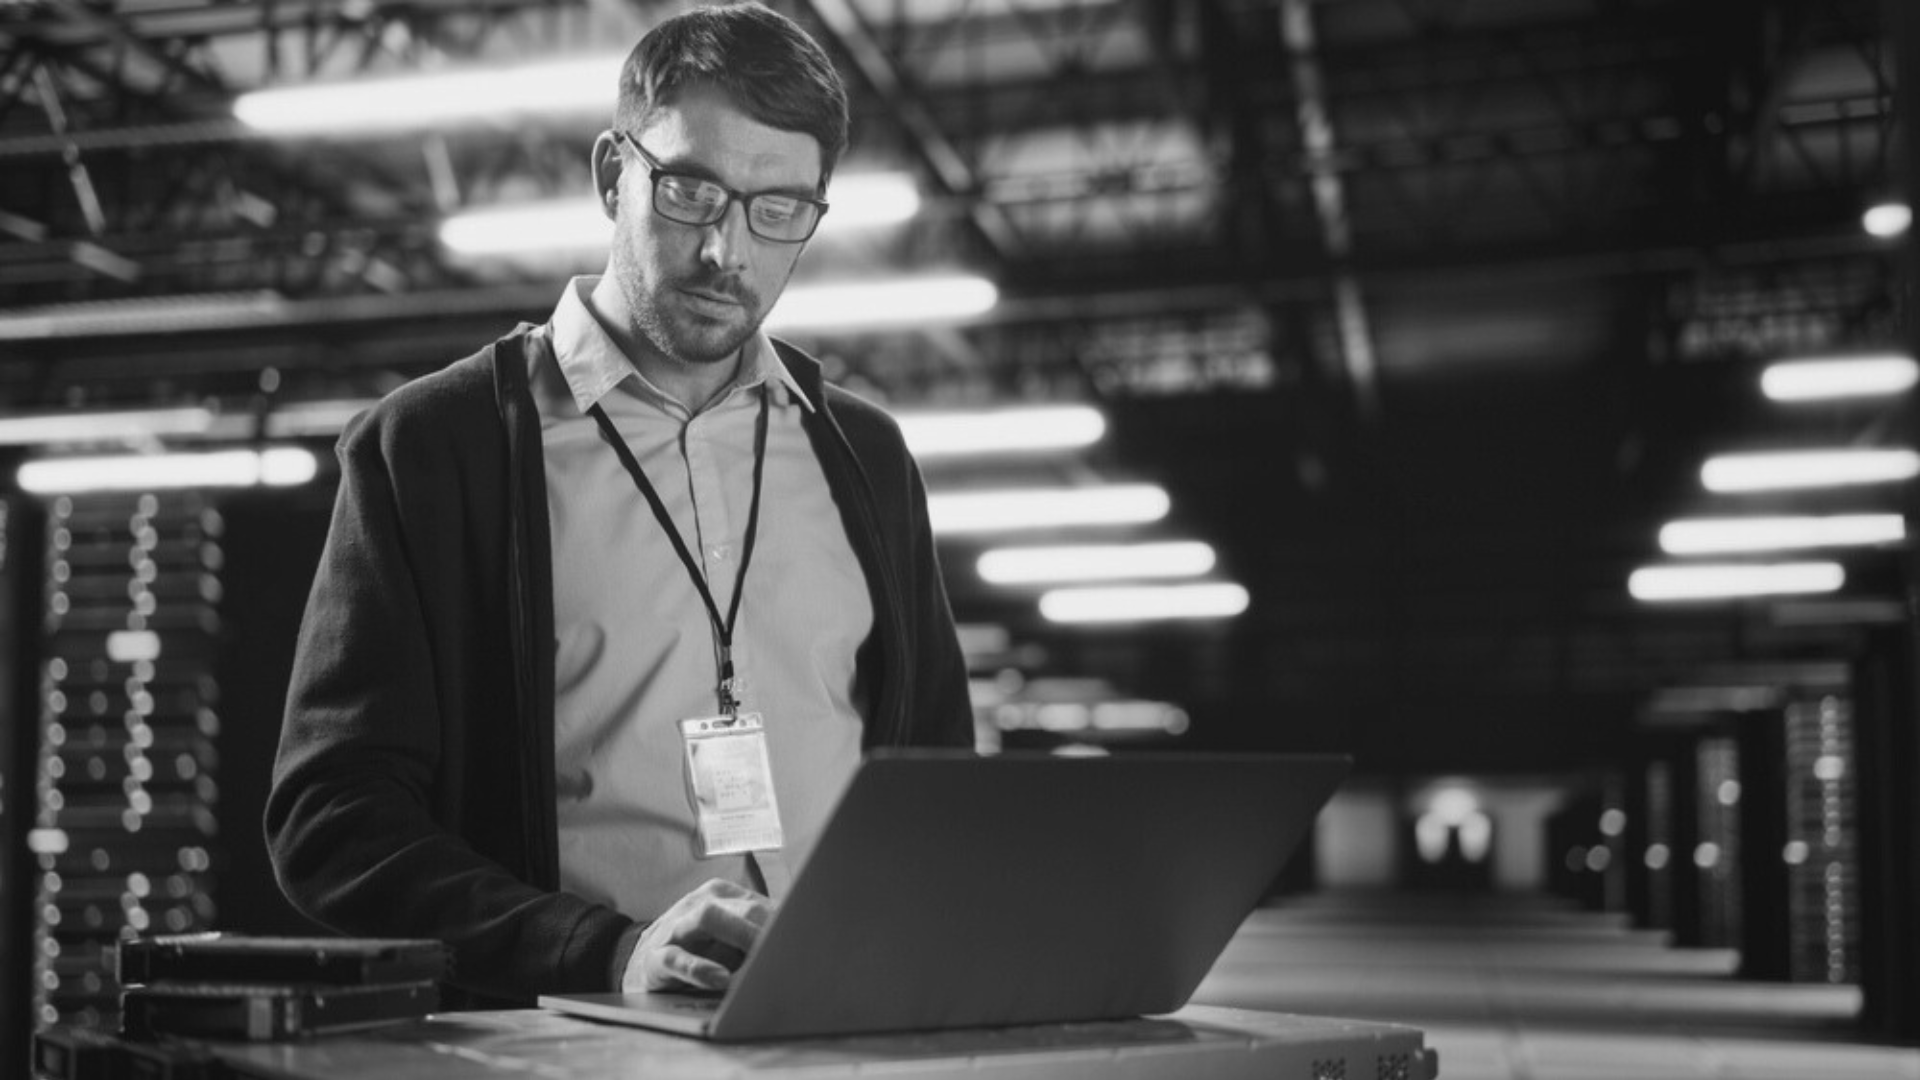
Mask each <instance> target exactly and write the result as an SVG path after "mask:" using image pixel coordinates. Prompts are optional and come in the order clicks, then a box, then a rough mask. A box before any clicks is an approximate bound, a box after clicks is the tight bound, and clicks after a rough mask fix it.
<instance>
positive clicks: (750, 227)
mask: <svg viewBox="0 0 1920 1080" xmlns="http://www.w3.org/2000/svg"><path fill="white" fill-rule="evenodd" d="M608 134H611V135H612V136H613V137H614V138H615V139H616V140H618V141H620V142H622V143H625V144H626V145H628V146H631V147H633V151H634V153H636V154H639V155H640V160H641V161H644V162H646V164H647V179H648V181H649V182H650V183H651V184H652V185H653V212H654V213H656V214H659V215H660V216H661V217H663V218H666V219H667V220H668V221H671V222H675V223H676V224H680V225H695V226H700V225H712V224H715V223H717V222H719V221H720V220H722V219H723V218H725V217H726V216H727V209H728V208H729V207H731V206H732V205H733V204H734V203H736V202H737V203H739V204H740V208H741V212H742V213H743V214H744V215H745V217H746V219H747V231H748V232H750V233H752V234H753V235H754V236H755V237H757V238H759V239H761V240H765V241H766V242H767V243H769V244H804V243H806V242H807V241H809V240H811V239H813V234H814V233H815V232H817V231H818V230H819V228H820V222H821V220H822V219H824V218H825V217H826V216H827V210H828V208H829V204H828V203H827V201H826V200H825V199H815V198H811V197H809V196H806V195H795V194H793V193H792V192H790V191H755V192H746V191H736V190H734V189H733V188H730V187H728V186H727V185H725V184H723V183H721V182H720V181H718V180H715V179H714V178H713V177H711V176H701V175H699V174H698V173H686V172H676V171H674V170H672V169H668V168H665V167H663V166H662V165H661V164H660V162H659V161H658V160H657V159H656V158H655V157H654V156H653V155H652V154H649V153H647V150H646V148H645V147H643V146H641V145H640V140H639V139H637V138H634V137H633V136H632V135H630V134H628V133H627V132H624V131H621V130H620V129H619V128H611V129H609V131H608ZM662 179H668V180H680V181H684V182H687V183H690V184H696V185H697V184H710V185H712V186H714V187H717V188H719V189H720V190H721V191H722V192H724V193H725V194H726V198H725V199H723V200H721V201H720V202H719V203H718V204H717V205H716V206H715V209H714V211H713V214H712V216H711V217H709V218H708V219H707V220H705V221H689V220H687V219H686V218H684V217H676V216H674V215H673V214H672V213H669V212H668V211H667V210H666V208H664V207H662V206H661V205H660V181H661V180H662ZM763 198H771V199H792V200H794V201H795V202H800V203H805V204H807V205H809V206H812V207H813V208H814V209H815V211H816V212H815V214H814V215H813V224H812V225H810V226H808V228H807V234H806V235H805V236H801V237H795V238H788V237H784V236H768V235H767V234H765V233H763V232H761V231H760V230H759V229H757V228H755V227H754V224H753V203H754V200H756V199H763Z"/></svg>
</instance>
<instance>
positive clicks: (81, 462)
mask: <svg viewBox="0 0 1920 1080" xmlns="http://www.w3.org/2000/svg"><path fill="white" fill-rule="evenodd" d="M318 471H319V464H318V462H316V461H315V460H314V457H313V455H312V454H311V453H309V452H308V451H306V450H302V449H300V448H299V447H275V448H271V449H267V450H216V451H212V452H209V453H191V454H122V455H116V456H112V457H79V458H51V459H48V460H44V461H29V462H27V463H26V464H24V465H21V466H20V472H19V483H20V487H21V488H22V489H23V490H25V491H30V492H32V493H34V494H36V495H71V494H76V493H79V492H83V491H141V490H151V489H160V488H200V487H253V486H255V485H259V484H264V485H266V486H268V487H290V486H293V485H295V484H304V483H306V482H307V481H309V480H311V479H313V477H314V475H315V474H316V473H317V472H318Z"/></svg>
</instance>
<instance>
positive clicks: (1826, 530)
mask: <svg viewBox="0 0 1920 1080" xmlns="http://www.w3.org/2000/svg"><path fill="white" fill-rule="evenodd" d="M1906 537H1907V522H1906V519H1905V518H1904V517H1902V516H1901V515H1899V514H1832V515H1829V516H1826V517H1751V518H1691V519H1684V520H1681V521H1672V522H1668V523H1667V524H1666V525H1663V526H1661V528H1660V549H1661V550H1662V551H1665V552H1666V553H1667V554H1669V555H1710V554H1716V553H1719V554H1724V553H1727V552H1735V551H1780V550H1785V549H1791V548H1816V547H1844V546H1852V545H1862V544H1888V543H1894V542H1897V541H1900V540H1904V539H1906Z"/></svg>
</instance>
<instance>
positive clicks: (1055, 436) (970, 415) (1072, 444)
mask: <svg viewBox="0 0 1920 1080" xmlns="http://www.w3.org/2000/svg"><path fill="white" fill-rule="evenodd" d="M898 419H899V421H900V431H901V433H902V434H903V435H905V436H906V439H907V449H909V450H911V451H913V453H914V456H915V457H921V458H930V457H952V456H961V455H972V454H1011V453H1024V452H1033V451H1042V450H1077V449H1079V448H1081V447H1083V446H1091V445H1092V444H1094V443H1096V442H1098V441H1099V440H1100V437H1101V436H1102V435H1104V434H1106V431H1107V420H1106V417H1104V416H1102V415H1100V410H1098V409H1096V408H1093V407H1092V406H1090V405H1055V406H1040V407H1030V408H1029V407H1015V408H1006V409H986V410H981V411H976V412H938V413H935V412H927V413H902V414H900V415H899V417H898Z"/></svg>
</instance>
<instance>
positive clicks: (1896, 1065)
mask: <svg viewBox="0 0 1920 1080" xmlns="http://www.w3.org/2000/svg"><path fill="white" fill-rule="evenodd" d="M1737 961H1738V957H1737V956H1736V955H1735V954H1734V953H1733V952H1731V951H1727V950H1700V949H1684V950H1683V949H1674V948H1670V947H1668V945H1667V944H1666V936H1665V935H1664V934H1661V933H1654V932H1648V931H1639V930H1632V929H1629V928H1628V927H1627V924H1626V922H1625V921H1624V918H1622V917H1618V916H1611V915H1601V914H1594V913H1589V912H1583V911H1580V910H1578V909H1577V908H1574V907H1572V906H1570V905H1567V904H1565V903H1563V902H1561V901H1558V900H1553V899H1548V898H1531V897H1506V896H1491V895H1483V896H1452V895H1426V894H1410V893H1394V894H1340V893H1332V894H1320V895H1316V896H1311V897H1295V898H1291V899H1288V900H1286V901H1283V902H1281V903H1279V904H1277V905H1275V906H1272V907H1267V908H1263V909H1262V910H1260V911H1257V912H1255V913H1254V915H1253V917H1252V918H1250V919H1248V920H1247V923H1246V925H1245V926H1243V927H1242V928H1241V930H1240V932H1239V934H1238V935H1237V936H1236V937H1235V938H1234V940H1233V943H1232V944H1231V945H1229V946H1228V948H1227V951H1226V953H1225V955H1223V956H1222V957H1221V959H1220V962H1219V963H1218V964H1217V965H1216V966H1215V968H1214V970H1213V972H1212V973H1211V974H1210V975H1209V976H1208V978H1207V980H1206V982H1205V983H1203V984H1202V985H1201V987H1200V991H1199V993H1198V994H1196V995H1195V998H1194V1000H1195V1001H1199V1002H1204V1003H1206V1004H1211V1005H1232V1006H1239V1007H1242V1008H1252V1009H1273V1010H1278V1011H1282V1012H1292V1013H1304V1014H1309V1015H1325V1016H1345V1017H1352V1018H1355V1019H1369V1020H1387V1021H1395V1022H1400V1023H1406V1024H1411V1025H1413V1026H1415V1027H1419V1028H1421V1029H1422V1030H1424V1031H1425V1032H1426V1034H1427V1045H1429V1046H1431V1047H1434V1048H1436V1049H1437V1050H1438V1051H1439V1055H1440V1075H1441V1076H1442V1077H1443V1078H1444V1080H1613V1078H1620V1080H1629V1078H1631V1080H1654V1078H1661V1080H1664V1078H1671V1080H1693V1078H1696V1077H1698V1078H1707V1077H1712V1078H1714V1080H1762V1078H1764V1080H1803V1078H1812V1077H1820V1078H1822V1080H1856V1078H1857V1080H1868V1078H1872V1080H1920V1050H1917V1049H1913V1048H1901V1047H1890V1046H1881V1045H1871V1044H1865V1043H1862V1042H1861V1041H1860V1040H1859V1039H1858V1038H1857V1037H1856V1036H1854V1035H1853V1034H1852V1030H1851V1028H1852V1018H1853V1016H1854V1015H1855V1014H1856V1013H1857V1012H1858V1010H1859V1008H1860V994H1859V991H1858V990H1857V989H1855V988H1853V987H1846V986H1801V985H1780V984H1764V983H1754V982H1743V981H1740V980H1738V979H1735V978H1734V976H1733V972H1734V969H1735V966H1736V964H1737Z"/></svg>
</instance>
